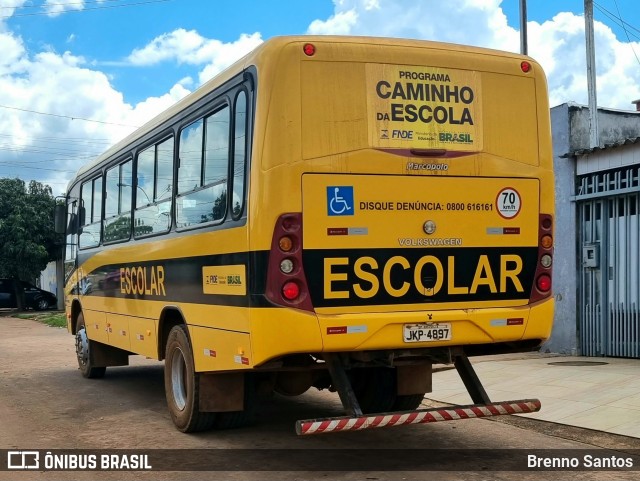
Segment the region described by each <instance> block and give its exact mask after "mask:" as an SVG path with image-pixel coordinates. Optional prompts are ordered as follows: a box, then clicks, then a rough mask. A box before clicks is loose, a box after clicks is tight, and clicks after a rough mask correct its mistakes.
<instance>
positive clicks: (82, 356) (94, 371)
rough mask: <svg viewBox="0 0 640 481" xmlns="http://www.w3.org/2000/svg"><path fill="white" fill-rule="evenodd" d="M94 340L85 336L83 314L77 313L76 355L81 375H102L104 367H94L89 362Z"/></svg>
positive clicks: (93, 376)
mask: <svg viewBox="0 0 640 481" xmlns="http://www.w3.org/2000/svg"><path fill="white" fill-rule="evenodd" d="M93 345H94V341H92V340H91V339H89V337H88V336H87V328H86V327H85V323H84V315H83V314H82V313H80V314H79V315H78V321H77V323H76V356H77V357H78V367H79V368H80V372H81V373H82V376H83V377H86V378H94V379H95V378H100V377H103V376H104V373H105V371H106V370H107V368H106V367H95V366H93V364H92V363H91V347H92V346H93Z"/></svg>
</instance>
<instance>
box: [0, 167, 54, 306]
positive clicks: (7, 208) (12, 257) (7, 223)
mask: <svg viewBox="0 0 640 481" xmlns="http://www.w3.org/2000/svg"><path fill="white" fill-rule="evenodd" d="M54 206H55V199H54V198H53V195H52V194H51V187H49V186H48V185H43V184H41V183H40V182H36V181H33V180H32V181H31V182H29V185H26V184H25V182H24V181H23V180H20V179H0V277H4V278H13V279H20V280H24V281H32V280H33V279H35V278H36V277H38V276H39V275H40V272H41V271H42V270H43V269H44V268H45V267H46V266H47V263H48V262H50V261H52V260H54V259H55V258H56V254H57V252H58V246H57V245H56V239H57V237H56V234H55V232H54V227H53V210H54ZM16 284H17V283H16ZM21 294H22V293H18V299H19V300H21V298H22V295H21ZM18 307H22V305H21V302H19V305H18Z"/></svg>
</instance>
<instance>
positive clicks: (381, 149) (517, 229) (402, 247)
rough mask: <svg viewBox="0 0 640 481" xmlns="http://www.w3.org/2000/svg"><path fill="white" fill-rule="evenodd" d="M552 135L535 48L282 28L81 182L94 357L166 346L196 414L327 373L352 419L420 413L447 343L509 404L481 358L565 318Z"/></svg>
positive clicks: (219, 417) (239, 415) (231, 412)
mask: <svg viewBox="0 0 640 481" xmlns="http://www.w3.org/2000/svg"><path fill="white" fill-rule="evenodd" d="M551 151H552V150H551V138H550V124H549V106H548V101H547V86H546V80H545V76H544V73H543V71H542V69H541V68H540V66H539V65H538V64H537V63H536V62H535V61H534V60H532V59H531V58H528V57H524V56H521V55H517V54H513V53H505V52H499V51H494V50H487V49H480V48H473V47H467V46H460V45H451V44H443V43H434V42H426V41H414V40H397V39H382V38H366V37H358V38H350V37H329V36H327V37H307V36H300V37H282V38H273V39H271V40H268V41H266V42H265V43H264V44H262V45H261V46H260V47H258V48H257V49H255V50H254V51H253V52H252V53H250V54H249V55H247V56H246V57H244V58H243V59H241V60H240V61H238V62H237V63H235V64H234V65H233V66H231V67H230V68H228V69H227V70H226V71H224V72H223V73H221V74H220V75H218V76H217V77H216V78H214V79H212V80H211V81H209V82H207V83H206V84H204V85H203V86H202V87H201V88H199V89H198V90H196V91H195V92H194V93H192V94H191V95H189V96H188V97H186V98H185V99H183V100H181V101H180V102H178V103H176V104H175V105H174V106H173V107H171V108H170V109H168V110H167V111H166V112H164V113H162V114H161V115H159V116H158V117H156V118H154V119H153V120H151V121H150V122H149V123H147V124H146V125H145V126H143V127H141V128H140V129H138V130H137V131H136V132H134V133H133V134H131V135H130V136H129V137H127V138H126V139H124V140H123V141H122V142H120V143H118V144H117V145H115V146H113V147H112V148H110V149H109V150H108V151H107V152H105V153H104V154H103V155H101V156H100V157H99V158H97V159H96V160H95V161H94V162H92V163H90V164H88V165H86V166H85V167H83V168H82V169H80V171H79V172H78V174H77V175H76V177H75V178H74V179H73V180H72V181H71V183H70V185H69V189H68V195H67V202H66V207H65V212H63V215H64V214H66V222H65V226H66V254H65V261H64V262H65V273H66V287H65V294H66V297H65V305H66V312H67V319H68V329H69V331H70V332H71V333H73V334H74V335H75V339H76V351H77V356H78V362H79V366H80V370H81V372H82V374H83V375H84V376H85V377H88V378H94V377H101V376H103V375H104V374H105V369H106V367H108V366H122V365H126V364H127V363H128V359H129V355H132V354H139V355H143V356H147V357H149V358H153V359H157V360H165V390H166V396H167V403H168V407H169V410H170V413H171V416H172V419H173V421H174V422H175V425H176V427H177V428H178V429H179V430H181V431H184V432H191V431H199V430H204V429H209V428H220V427H230V426H237V425H241V424H246V423H248V422H250V421H252V420H254V419H255V418H256V412H259V404H260V402H261V400H262V399H263V396H264V395H265V394H269V393H272V392H274V391H275V392H277V393H280V394H283V395H298V394H301V393H303V392H305V391H306V390H308V389H309V388H311V387H315V388H318V389H325V388H330V389H333V390H336V391H337V392H338V394H339V396H340V398H341V400H342V402H343V405H344V406H345V409H346V411H347V415H348V416H347V417H350V418H352V419H356V418H357V419H361V420H362V419H365V418H366V417H367V416H366V415H367V413H389V412H391V413H394V412H399V411H403V412H409V411H413V410H416V409H417V408H419V406H420V403H421V402H422V399H423V397H424V395H425V393H427V392H430V390H431V372H432V371H431V366H432V363H454V364H455V366H456V368H458V371H459V372H460V375H461V376H462V378H463V380H464V381H465V384H466V385H467V388H468V389H469V393H470V395H471V397H472V400H473V401H474V402H475V403H476V404H482V403H484V404H488V403H490V401H489V399H488V397H487V396H486V393H485V392H484V390H483V389H482V386H481V384H480V382H479V381H478V380H477V377H476V376H475V373H474V372H473V369H472V367H471V364H470V363H469V361H468V356H470V355H482V354H496V353H503V352H520V351H528V350H533V349H535V348H537V347H538V346H540V344H541V343H542V342H543V341H545V340H546V339H547V338H548V337H549V335H550V331H551V327H552V318H553V297H552V294H551V278H552V275H551V271H552V257H553V250H552V249H553V247H552V245H553V219H554V217H553V215H554V199H553V192H554V178H553V172H552V154H551ZM416 412H419V411H416ZM414 414H415V413H414ZM370 421H371V419H370V418H369V420H367V421H362V422H361V421H358V422H357V423H356V427H358V426H360V428H362V427H363V426H364V427H366V426H368V425H369V424H370ZM376 422H379V421H376ZM358 423H359V424H358ZM363 423H364V424H363ZM339 424H341V425H342V426H343V427H344V429H348V428H349V426H353V424H354V422H350V423H348V422H346V421H344V422H342V421H340V422H339ZM336 425H337V424H336V422H334V423H333V426H334V428H336ZM327 426H328V425H325V426H324V427H323V428H321V430H323V431H329V430H332V429H333V428H331V427H330V426H329V428H328V429H327ZM345 426H346V427H345ZM336 429H338V428H336Z"/></svg>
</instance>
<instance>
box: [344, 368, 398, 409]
mask: <svg viewBox="0 0 640 481" xmlns="http://www.w3.org/2000/svg"><path fill="white" fill-rule="evenodd" d="M351 383H352V386H353V391H354V392H355V394H356V398H357V399H358V403H359V404H360V409H362V412H363V413H364V414H370V413H384V412H388V411H391V410H392V407H393V404H394V403H395V401H396V376H395V369H391V368H388V367H370V368H360V369H352V370H351Z"/></svg>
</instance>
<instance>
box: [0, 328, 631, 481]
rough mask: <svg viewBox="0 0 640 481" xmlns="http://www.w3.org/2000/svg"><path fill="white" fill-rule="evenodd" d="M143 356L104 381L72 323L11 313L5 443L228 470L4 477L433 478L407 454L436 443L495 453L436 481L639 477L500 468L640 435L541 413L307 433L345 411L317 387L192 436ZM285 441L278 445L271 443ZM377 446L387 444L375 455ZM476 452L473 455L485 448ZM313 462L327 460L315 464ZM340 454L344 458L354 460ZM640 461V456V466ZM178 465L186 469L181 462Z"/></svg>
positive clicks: (1, 340) (3, 381)
mask: <svg viewBox="0 0 640 481" xmlns="http://www.w3.org/2000/svg"><path fill="white" fill-rule="evenodd" d="M131 361H132V362H131V364H132V365H131V366H129V367H123V368H109V369H108V370H107V375H106V376H105V378H104V379H98V380H88V379H84V378H82V377H81V376H80V373H79V372H78V369H77V364H76V359H75V352H74V346H73V336H71V335H70V334H68V333H67V332H66V331H65V330H63V329H57V328H50V327H47V326H45V325H42V324H39V323H36V322H34V321H28V320H20V319H12V318H7V317H0V450H2V449H5V450H6V449H42V450H50V449H70V450H78V449H92V450H109V449H131V450H148V449H170V450H183V451H181V452H184V453H185V456H187V457H189V456H190V457H191V458H190V459H193V457H194V456H196V457H197V453H196V454H194V453H195V452H193V451H188V450H194V449H197V450H222V451H207V452H209V453H214V454H216V455H219V454H221V456H218V460H220V459H222V460H223V462H226V461H225V460H227V459H228V466H227V465H225V467H224V469H225V471H220V465H219V464H218V465H217V466H218V467H217V468H216V469H217V471H216V472H214V473H202V472H184V471H180V472H167V471H162V472H161V471H156V472H40V471H31V472H15V471H4V472H3V471H0V480H5V479H7V480H9V479H10V480H13V479H16V480H21V481H22V480H31V479H37V480H40V479H47V480H68V479H145V480H146V479H160V480H163V479H198V480H200V479H202V478H203V477H204V476H206V477H207V478H208V479H248V478H251V479H284V478H286V479H346V480H351V479H354V480H355V479H365V478H366V479H398V480H412V479H416V480H417V479H425V478H426V473H425V472H419V471H416V470H415V466H416V464H415V463H414V462H412V460H411V458H410V457H409V456H408V455H398V453H404V452H407V453H415V456H433V455H434V452H433V451H429V450H432V449H437V448H446V449H452V450H463V449H464V450H466V449H486V450H487V451H486V453H487V456H486V459H484V458H482V459H480V461H478V458H477V457H473V456H472V457H473V459H474V460H475V461H474V462H478V466H477V471H476V472H473V471H469V464H468V461H465V459H461V461H460V462H461V464H460V465H461V466H462V467H463V469H465V472H463V473H460V472H451V471H441V472H438V473H437V476H436V477H435V478H432V479H444V480H446V479H470V480H473V479H500V480H502V479H504V480H508V479H514V478H518V479H522V480H526V479H548V478H549V476H550V475H553V477H554V478H556V479H576V480H577V479H579V480H581V481H583V480H590V479H598V480H600V479H637V478H636V476H638V471H635V472H608V473H605V472H592V471H580V472H576V471H573V472H571V471H563V472H561V473H559V474H558V473H549V472H547V473H544V472H531V471H524V472H519V473H513V472H504V471H502V472H500V471H499V472H490V471H491V470H492V469H493V468H495V466H496V459H497V458H499V457H500V454H501V452H500V451H499V450H501V449H514V448H516V449H520V450H521V451H516V453H517V455H518V456H523V457H526V454H527V452H528V450H539V449H593V448H594V447H597V446H602V447H607V448H613V449H617V450H619V451H621V452H623V451H624V450H629V449H631V448H633V447H634V443H636V444H637V442H636V441H637V440H633V441H632V440H631V438H625V437H622V436H611V435H607V436H604V437H603V436H602V435H597V434H598V433H595V434H596V435H594V434H593V433H592V435H591V436H589V432H587V431H586V430H577V429H576V428H566V429H564V428H563V429H558V427H557V426H555V425H549V424H546V423H544V422H539V421H533V420H523V421H522V422H520V421H516V422H515V424H517V425H516V426H514V425H511V424H509V423H504V422H494V421H489V420H467V421H459V422H448V423H437V424H432V425H417V426H407V427H399V428H391V429H380V430H368V431H364V432H348V433H340V434H333V435H320V436H315V437H313V436H312V437H308V438H306V437H305V438H301V437H298V436H296V435H295V432H294V428H293V426H294V422H295V420H297V419H310V418H317V417H326V416H335V415H341V414H342V411H341V407H340V404H339V401H338V399H337V395H335V394H331V393H325V392H323V393H319V392H317V391H316V392H309V393H306V394H304V395H303V396H300V397H295V398H284V397H276V398H275V399H274V400H273V401H272V402H270V403H269V404H267V405H265V406H262V407H261V411H260V412H261V416H260V422H259V424H258V425H257V426H253V427H250V428H243V429H237V430H230V431H211V432H207V433H200V434H197V435H187V434H182V433H180V432H178V431H176V430H175V428H174V427H173V424H172V423H171V419H170V417H169V413H168V411H167V408H166V405H165V398H164V389H163V365H162V363H158V362H156V361H150V360H146V359H143V358H140V357H138V356H134V357H132V358H131ZM436 382H437V378H436ZM523 423H524V424H523ZM512 424H513V423H512ZM551 433H552V434H551ZM636 447H637V446H636ZM274 449H275V450H278V451H268V450H274ZM332 449H333V450H340V452H341V453H342V452H345V453H348V454H349V455H352V456H360V458H358V459H359V461H358V463H360V464H356V465H357V466H361V468H360V469H353V466H354V465H353V464H350V465H349V468H350V469H348V470H345V471H335V470H333V469H335V468H336V466H335V465H332V459H334V460H335V459H336V458H332V456H331V453H332V452H333V453H334V454H335V453H336V452H337V451H330V450H332ZM347 449H351V450H352V451H346V450H347ZM354 449H359V450H367V451H355V450H354ZM388 449H395V450H399V451H388ZM248 450H265V451H255V452H254V451H248ZM296 450H298V451H297V453H296ZM322 450H324V451H322ZM373 450H378V451H375V452H373V454H371V453H372V451H373ZM380 450H382V451H380ZM363 452H364V453H366V455H363V454H362V453H363ZM201 453H205V454H206V452H204V451H203V452H201ZM252 453H253V456H252ZM389 453H391V454H389ZM451 453H453V454H451ZM451 453H444V454H443V455H455V456H464V455H465V452H463V451H452V452H451ZM467 453H469V456H471V455H472V453H473V452H472V451H468V452H467ZM167 456H175V451H167ZM390 457H391V458H394V457H395V458H394V459H392V461H393V460H394V461H395V462H396V464H395V467H394V468H393V469H390V468H386V469H385V470H381V471H376V472H370V471H368V468H367V466H369V465H376V466H379V465H378V464H375V462H376V461H377V460H380V459H381V458H385V459H387V458H390ZM310 458H313V459H314V460H315V461H314V462H312V463H311V464H309V462H308V461H309V459H310ZM305 459H306V461H305ZM256 460H258V461H256ZM0 461H2V460H0ZM250 461H251V462H250ZM256 462H258V463H259V466H257V465H256ZM337 462H344V459H343V460H342V461H339V460H338V461H337ZM465 463H466V464H465ZM638 463H640V461H638V462H637V463H636V465H638ZM175 466H176V468H179V466H178V464H176V465H175ZM245 467H247V468H249V469H252V470H253V471H249V470H247V469H245ZM226 469H228V471H226Z"/></svg>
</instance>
